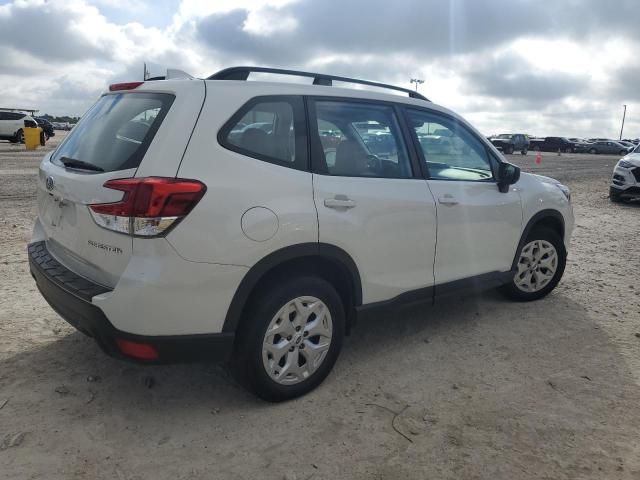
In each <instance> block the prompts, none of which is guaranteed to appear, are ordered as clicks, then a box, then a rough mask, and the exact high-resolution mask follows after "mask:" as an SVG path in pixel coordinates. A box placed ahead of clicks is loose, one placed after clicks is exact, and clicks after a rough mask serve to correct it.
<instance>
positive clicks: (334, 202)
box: [324, 195, 356, 210]
mask: <svg viewBox="0 0 640 480" xmlns="http://www.w3.org/2000/svg"><path fill="white" fill-rule="evenodd" d="M324 206H325V207H327V208H335V209H341V208H344V209H345V210H346V209H349V208H353V207H355V206H356V202H355V201H353V200H351V199H350V198H349V197H347V196H346V195H336V196H335V197H333V198H325V199H324Z"/></svg>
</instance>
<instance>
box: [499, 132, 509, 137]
mask: <svg viewBox="0 0 640 480" xmlns="http://www.w3.org/2000/svg"><path fill="white" fill-rule="evenodd" d="M498 138H511V135H509V134H508V133H501V134H500V135H498Z"/></svg>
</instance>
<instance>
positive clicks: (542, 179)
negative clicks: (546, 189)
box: [520, 172, 562, 185]
mask: <svg viewBox="0 0 640 480" xmlns="http://www.w3.org/2000/svg"><path fill="white" fill-rule="evenodd" d="M520 176H521V177H524V176H527V177H535V178H536V180H538V181H539V182H542V183H549V184H552V185H562V182H561V181H559V180H556V179H555V178H551V177H545V176H544V175H537V174H535V173H528V172H521V173H520Z"/></svg>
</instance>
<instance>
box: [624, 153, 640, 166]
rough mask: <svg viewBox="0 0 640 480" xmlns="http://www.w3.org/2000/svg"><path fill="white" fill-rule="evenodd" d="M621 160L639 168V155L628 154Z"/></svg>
mask: <svg viewBox="0 0 640 480" xmlns="http://www.w3.org/2000/svg"><path fill="white" fill-rule="evenodd" d="M623 160H625V161H627V162H629V163H631V164H632V165H635V166H636V167H640V153H630V154H628V155H627V156H625V157H624V158H623Z"/></svg>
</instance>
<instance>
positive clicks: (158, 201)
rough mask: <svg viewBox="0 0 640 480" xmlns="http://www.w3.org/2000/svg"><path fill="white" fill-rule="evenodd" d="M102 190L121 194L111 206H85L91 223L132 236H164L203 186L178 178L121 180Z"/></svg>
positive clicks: (185, 212)
mask: <svg viewBox="0 0 640 480" xmlns="http://www.w3.org/2000/svg"><path fill="white" fill-rule="evenodd" d="M104 187H105V188H110V189H112V190H120V191H122V192H124V195H123V197H122V200H120V201H119V202H115V203H95V204H93V205H89V211H90V212H91V216H92V217H93V220H94V221H95V222H96V223H97V224H98V225H100V226H101V227H104V228H106V229H108V230H112V231H114V232H119V233H125V234H128V235H133V236H136V237H157V236H160V235H165V234H166V233H167V232H168V231H169V230H170V229H171V228H172V227H174V226H175V225H177V224H178V222H180V220H182V219H183V218H184V217H186V216H187V214H188V213H189V212H190V211H191V210H192V209H193V207H195V206H196V204H197V203H198V202H199V201H200V199H201V198H202V196H203V195H204V193H205V192H206V190H207V187H206V186H205V184H204V183H202V182H199V181H197V180H184V179H180V178H162V177H147V178H121V179H117V180H109V181H108V182H106V183H105V184H104Z"/></svg>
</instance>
